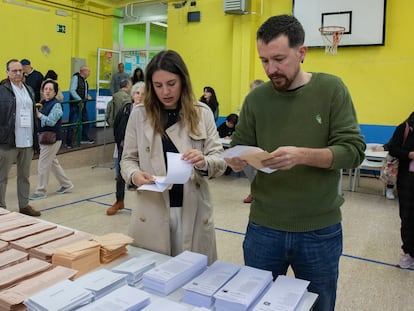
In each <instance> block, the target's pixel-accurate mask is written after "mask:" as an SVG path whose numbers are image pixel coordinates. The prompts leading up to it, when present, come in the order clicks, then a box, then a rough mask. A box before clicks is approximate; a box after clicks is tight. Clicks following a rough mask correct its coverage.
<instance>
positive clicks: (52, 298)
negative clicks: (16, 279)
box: [24, 280, 93, 311]
mask: <svg viewBox="0 0 414 311" xmlns="http://www.w3.org/2000/svg"><path fill="white" fill-rule="evenodd" d="M92 300H93V294H92V293H91V292H90V291H88V290H86V289H84V288H82V287H79V286H78V285H76V284H75V283H74V282H72V281H69V280H64V281H61V282H59V283H57V284H55V285H53V286H50V287H48V288H46V289H45V290H42V291H41V292H39V293H37V294H35V295H33V296H31V297H29V298H27V299H26V300H25V301H24V304H25V305H26V306H27V308H28V309H29V310H31V311H52V310H53V311H68V310H76V309H78V308H79V307H81V306H83V305H86V304H88V303H90V302H92Z"/></svg>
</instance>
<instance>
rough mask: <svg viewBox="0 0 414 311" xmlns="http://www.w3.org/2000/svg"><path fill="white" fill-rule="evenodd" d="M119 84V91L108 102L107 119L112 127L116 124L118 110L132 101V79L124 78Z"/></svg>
mask: <svg viewBox="0 0 414 311" xmlns="http://www.w3.org/2000/svg"><path fill="white" fill-rule="evenodd" d="M119 86H120V89H119V91H118V92H116V93H115V94H114V95H112V99H111V100H110V101H109V102H108V104H107V107H106V112H105V119H106V121H107V122H108V124H109V126H111V127H112V126H113V125H114V120H115V117H116V115H117V113H118V111H119V110H120V109H121V108H122V107H124V106H125V105H126V104H127V103H130V102H131V87H132V83H131V80H129V79H125V80H122V81H121V82H120V85H119Z"/></svg>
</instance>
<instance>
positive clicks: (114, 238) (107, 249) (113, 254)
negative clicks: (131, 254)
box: [94, 233, 134, 263]
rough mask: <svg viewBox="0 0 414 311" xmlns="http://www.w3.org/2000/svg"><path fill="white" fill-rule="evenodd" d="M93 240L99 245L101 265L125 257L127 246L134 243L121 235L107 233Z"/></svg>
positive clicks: (129, 238)
mask: <svg viewBox="0 0 414 311" xmlns="http://www.w3.org/2000/svg"><path fill="white" fill-rule="evenodd" d="M94 240H95V241H96V242H98V243H99V244H100V245H101V248H100V258H101V263H108V262H111V261H113V260H115V259H116V258H118V257H121V256H122V255H125V254H126V253H127V252H128V250H127V245H128V244H131V243H132V242H133V241H134V239H133V238H131V237H129V236H127V235H125V234H122V233H108V234H105V235H102V236H96V237H94Z"/></svg>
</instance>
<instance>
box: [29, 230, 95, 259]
mask: <svg viewBox="0 0 414 311" xmlns="http://www.w3.org/2000/svg"><path fill="white" fill-rule="evenodd" d="M92 237H93V236H92V235H91V234H89V233H85V232H81V231H77V232H75V233H74V234H71V235H68V236H65V237H63V238H61V239H58V240H54V241H52V242H48V243H45V244H42V245H39V246H37V247H34V248H31V249H29V255H30V257H31V258H39V259H42V260H45V261H48V262H51V261H52V256H53V254H54V253H55V250H56V248H58V247H61V246H64V245H69V244H72V243H75V242H79V241H82V240H91V239H92Z"/></svg>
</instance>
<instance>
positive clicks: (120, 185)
mask: <svg viewBox="0 0 414 311" xmlns="http://www.w3.org/2000/svg"><path fill="white" fill-rule="evenodd" d="M144 87H145V83H144V82H142V81H140V82H137V83H135V84H134V85H133V86H132V88H131V96H132V103H131V102H129V103H127V104H125V105H124V106H123V107H122V108H121V109H120V110H119V111H118V113H117V115H116V117H115V120H114V123H113V128H114V137H115V143H116V147H117V152H118V159H119V161H118V162H117V163H116V165H117V166H118V168H117V170H118V171H119V172H120V171H121V166H120V165H119V162H120V161H121V159H122V152H123V150H124V137H125V130H126V126H127V123H128V119H129V115H130V114H131V110H132V109H133V107H135V106H136V105H138V104H141V103H142V99H143V96H144V92H145V90H144ZM124 198H125V180H124V178H122V175H121V174H120V173H119V174H118V175H117V176H116V201H115V203H114V204H113V205H112V206H111V207H109V208H108V209H107V210H106V214H107V215H108V216H112V215H115V214H116V213H117V212H118V211H119V210H121V209H124V207H125V204H124Z"/></svg>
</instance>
